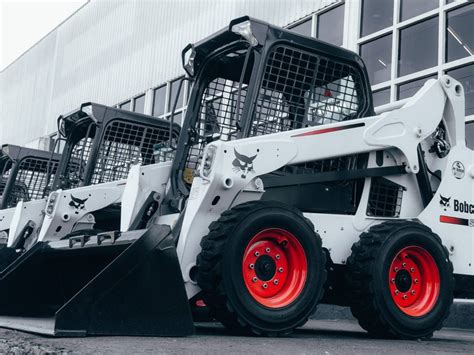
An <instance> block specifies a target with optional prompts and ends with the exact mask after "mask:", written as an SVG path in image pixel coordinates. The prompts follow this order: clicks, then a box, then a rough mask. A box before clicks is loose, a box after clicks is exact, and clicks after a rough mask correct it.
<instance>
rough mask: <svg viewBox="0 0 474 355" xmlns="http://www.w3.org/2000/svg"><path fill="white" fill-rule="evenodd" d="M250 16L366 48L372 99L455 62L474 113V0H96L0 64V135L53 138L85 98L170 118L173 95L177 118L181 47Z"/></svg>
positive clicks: (2, 138) (388, 97)
mask: <svg viewBox="0 0 474 355" xmlns="http://www.w3.org/2000/svg"><path fill="white" fill-rule="evenodd" d="M243 15H250V16H252V17H256V18H259V19H262V20H265V21H267V22H270V23H273V24H276V25H280V26H284V27H287V28H289V29H291V30H293V31H296V32H298V33H301V34H304V35H307V36H313V37H316V38H319V39H321V40H324V41H327V42H331V43H333V44H336V45H340V46H343V47H345V48H348V49H350V50H353V51H356V52H358V53H360V54H361V55H362V57H363V59H364V61H365V62H366V65H367V69H368V71H369V77H370V80H371V84H372V90H373V93H374V101H375V105H376V106H379V105H383V104H387V103H390V102H395V101H397V100H401V99H405V98H408V97H410V96H412V95H413V94H414V93H415V92H416V91H417V90H418V89H419V88H420V87H421V86H422V85H423V83H424V82H425V81H426V80H428V79H430V78H436V77H438V76H440V75H443V74H445V73H448V74H449V75H452V76H453V77H454V78H456V79H457V80H459V81H460V82H461V83H462V84H463V85H464V89H465V93H466V116H468V117H471V118H473V117H474V28H473V26H474V25H473V24H474V3H473V2H472V1H468V0H458V1H454V0H346V1H337V0H220V1H219V0H178V1H177V0H156V1H141V0H137V1H132V0H128V1H121V0H118V1H107V0H91V1H90V2H89V3H87V4H86V5H84V6H83V7H82V8H80V9H79V10H78V11H77V12H76V13H75V14H73V15H72V16H71V17H70V18H68V19H67V20H66V21H65V22H63V23H62V24H61V25H60V26H58V27H57V28H56V29H55V30H53V31H52V32H50V33H49V34H48V35H47V36H46V37H44V38H43V39H42V40H41V41H39V42H38V43H37V44H36V45H34V46H33V47H32V48H31V49H29V50H28V51H27V52H26V53H25V54H23V55H22V56H21V57H20V58H18V59H17V60H16V61H15V62H14V63H12V64H11V65H10V66H8V67H7V68H6V69H5V70H4V71H3V72H1V73H0V143H1V144H5V143H15V144H23V145H28V146H31V147H40V148H48V146H49V144H50V139H49V138H50V137H54V134H55V133H54V132H55V131H56V130H57V128H56V118H57V117H58V116H59V115H60V114H65V113H67V112H69V111H71V110H73V109H76V108H78V107H79V106H80V104H81V103H82V102H89V101H92V102H98V103H103V104H106V105H117V106H119V107H121V108H124V109H127V110H133V111H136V112H142V113H146V114H150V115H154V116H156V117H167V118H168V117H170V114H171V111H172V106H173V103H174V102H175V101H176V102H177V107H176V108H177V109H176V112H178V115H177V116H176V119H177V120H180V119H181V118H182V113H183V112H184V110H185V109H186V102H187V96H188V92H189V88H188V87H187V85H188V84H187V82H185V84H184V88H183V90H181V91H180V92H179V95H178V85H179V81H180V80H179V79H180V78H181V77H182V76H183V75H184V71H183V69H182V67H181V50H182V49H183V48H184V47H185V46H186V45H187V44H188V43H192V42H196V41H199V40H200V39H202V38H205V37H206V36H208V35H210V34H212V33H213V32H215V31H217V30H219V29H221V28H223V27H225V26H226V25H228V23H229V21H230V20H231V19H233V18H236V17H239V16H243ZM176 96H178V98H177V100H176Z"/></svg>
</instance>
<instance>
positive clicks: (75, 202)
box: [69, 195, 89, 214]
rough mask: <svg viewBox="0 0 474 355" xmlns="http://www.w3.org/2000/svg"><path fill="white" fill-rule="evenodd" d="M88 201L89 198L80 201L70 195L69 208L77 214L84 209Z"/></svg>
mask: <svg viewBox="0 0 474 355" xmlns="http://www.w3.org/2000/svg"><path fill="white" fill-rule="evenodd" d="M88 199H89V198H85V199H84V200H81V199H80V198H77V197H74V196H73V195H71V201H69V206H71V207H72V208H74V209H75V211H74V213H75V214H79V211H80V210H83V209H84V208H85V207H86V201H87V200H88Z"/></svg>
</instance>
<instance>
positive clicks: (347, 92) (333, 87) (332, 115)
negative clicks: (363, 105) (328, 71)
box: [306, 75, 359, 126]
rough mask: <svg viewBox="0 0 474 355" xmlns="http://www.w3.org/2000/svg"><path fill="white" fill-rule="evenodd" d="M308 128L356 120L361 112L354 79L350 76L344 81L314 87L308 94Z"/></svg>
mask: <svg viewBox="0 0 474 355" xmlns="http://www.w3.org/2000/svg"><path fill="white" fill-rule="evenodd" d="M306 101H307V106H308V113H307V116H306V120H307V121H306V124H307V125H308V126H314V125H321V124H327V123H334V122H340V121H344V120H348V119H351V118H355V115H356V114H357V112H358V110H359V103H358V101H357V92H356V90H355V83H354V78H353V76H352V75H348V76H346V77H344V78H342V79H338V80H335V81H332V82H329V83H327V84H325V85H322V86H318V87H314V88H313V90H312V91H308V92H307V97H306Z"/></svg>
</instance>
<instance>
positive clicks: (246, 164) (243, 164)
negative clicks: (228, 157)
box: [232, 149, 257, 179]
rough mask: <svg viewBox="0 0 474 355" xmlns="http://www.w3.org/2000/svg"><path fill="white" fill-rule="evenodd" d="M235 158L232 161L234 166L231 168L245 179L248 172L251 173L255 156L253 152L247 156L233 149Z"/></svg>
mask: <svg viewBox="0 0 474 355" xmlns="http://www.w3.org/2000/svg"><path fill="white" fill-rule="evenodd" d="M234 154H235V159H234V160H233V161H232V165H233V166H234V168H233V170H234V171H235V172H240V173H241V175H240V177H241V178H242V179H245V178H246V177H247V175H248V174H249V173H253V172H254V170H253V161H254V160H255V158H256V157H257V154H255V155H254V156H253V157H248V156H246V155H243V154H240V153H239V152H238V151H237V150H235V149H234Z"/></svg>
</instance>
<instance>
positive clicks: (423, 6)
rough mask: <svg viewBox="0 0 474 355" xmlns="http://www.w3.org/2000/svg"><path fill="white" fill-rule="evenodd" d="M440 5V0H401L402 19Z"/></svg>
mask: <svg viewBox="0 0 474 355" xmlns="http://www.w3.org/2000/svg"><path fill="white" fill-rule="evenodd" d="M438 5H439V0H401V3H400V20H401V21H404V20H407V19H409V18H412V17H415V16H418V15H420V14H422V13H425V12H428V11H430V10H433V9H436V8H437V7H438Z"/></svg>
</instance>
